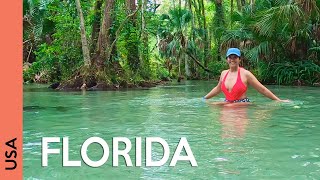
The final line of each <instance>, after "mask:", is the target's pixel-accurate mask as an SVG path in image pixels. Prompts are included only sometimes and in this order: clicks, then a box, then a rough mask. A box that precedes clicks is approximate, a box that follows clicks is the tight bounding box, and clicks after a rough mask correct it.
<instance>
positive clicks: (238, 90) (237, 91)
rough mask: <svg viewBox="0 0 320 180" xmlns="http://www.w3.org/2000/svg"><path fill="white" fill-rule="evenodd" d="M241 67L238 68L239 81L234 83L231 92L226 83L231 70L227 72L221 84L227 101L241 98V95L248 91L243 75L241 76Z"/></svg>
mask: <svg viewBox="0 0 320 180" xmlns="http://www.w3.org/2000/svg"><path fill="white" fill-rule="evenodd" d="M240 69H241V68H240V67H239V69H238V76H237V81H236V83H235V84H234V86H233V88H232V90H231V92H229V91H228V89H227V87H226V85H225V80H226V78H227V76H228V73H229V71H228V72H227V74H226V75H225V76H224V78H223V81H222V84H221V90H222V92H223V93H224V95H225V96H226V100H227V101H237V100H240V98H241V96H242V95H243V94H244V93H245V92H246V91H247V86H246V85H245V84H244V83H243V82H242V80H241V76H240Z"/></svg>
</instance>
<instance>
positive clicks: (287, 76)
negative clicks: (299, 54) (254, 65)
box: [258, 60, 320, 85]
mask: <svg viewBox="0 0 320 180" xmlns="http://www.w3.org/2000/svg"><path fill="white" fill-rule="evenodd" d="M259 68H260V69H259V74H258V77H259V78H261V79H262V80H263V81H269V82H270V81H275V82H276V83H277V84H293V83H301V84H305V85H313V84H314V83H315V82H317V81H319V80H320V79H319V78H320V66H318V65H316V64H314V63H313V62H312V61H308V60H306V61H297V62H292V63H290V62H285V63H273V64H271V63H269V64H267V63H260V67H259Z"/></svg>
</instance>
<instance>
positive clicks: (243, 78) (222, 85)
mask: <svg viewBox="0 0 320 180" xmlns="http://www.w3.org/2000/svg"><path fill="white" fill-rule="evenodd" d="M240 57H241V52H240V50H239V49H238V48H229V49H228V51H227V54H226V58H227V62H228V64H229V70H224V71H222V73H221V76H220V80H219V83H218V85H217V86H216V87H214V88H213V89H212V90H211V91H210V92H209V93H208V94H207V95H206V96H204V97H203V98H204V99H210V98H212V97H214V96H216V95H218V94H219V93H220V92H221V91H222V92H223V93H224V95H225V97H226V99H225V101H226V102H231V103H233V102H250V100H249V99H248V97H247V94H246V92H247V87H248V85H250V86H252V87H253V88H255V89H256V90H257V91H258V92H259V93H261V94H263V95H264V96H266V97H268V98H270V99H272V100H276V101H281V102H288V101H289V100H281V99H279V98H278V97H277V96H276V95H274V94H273V93H272V92H271V91H270V90H269V89H267V88H266V87H265V86H264V85H262V84H261V83H260V82H259V81H258V80H257V78H256V77H255V76H254V75H253V74H252V73H251V72H250V71H247V70H245V69H243V68H242V67H239V64H240Z"/></svg>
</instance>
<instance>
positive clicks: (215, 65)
mask: <svg viewBox="0 0 320 180" xmlns="http://www.w3.org/2000/svg"><path fill="white" fill-rule="evenodd" d="M208 69H210V70H211V71H212V72H213V76H214V77H220V74H221V72H222V71H223V70H226V69H228V65H227V62H225V61H210V63H209V64H208Z"/></svg>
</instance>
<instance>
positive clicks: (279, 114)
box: [23, 81, 320, 179]
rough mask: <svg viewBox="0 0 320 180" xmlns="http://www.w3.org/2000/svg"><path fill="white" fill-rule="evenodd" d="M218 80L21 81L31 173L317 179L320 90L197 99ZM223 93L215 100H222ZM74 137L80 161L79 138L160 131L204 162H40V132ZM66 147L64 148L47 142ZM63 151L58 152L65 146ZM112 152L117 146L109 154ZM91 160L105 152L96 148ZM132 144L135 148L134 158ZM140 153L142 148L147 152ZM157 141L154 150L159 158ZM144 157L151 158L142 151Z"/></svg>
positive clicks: (74, 154) (27, 171)
mask: <svg viewBox="0 0 320 180" xmlns="http://www.w3.org/2000/svg"><path fill="white" fill-rule="evenodd" d="M214 85H215V83H213V82H204V81H187V82H185V83H182V84H171V85H166V86H159V87H156V88H152V89H150V90H134V91H108V92H85V93H84V92H55V91H49V90H48V89H46V88H45V87H43V86H37V85H28V86H25V87H24V111H23V116H24V124H23V127H24V130H23V135H24V146H23V151H24V157H23V159H24V162H23V163H24V164H23V166H24V177H25V179H139V178H142V179H319V178H320V118H319V117H320V103H319V96H320V88H311V87H299V88H297V87H278V86H268V88H269V89H271V90H272V91H273V92H275V93H276V94H277V95H278V96H279V97H282V98H288V99H291V100H293V102H292V103H286V104H282V103H276V102H273V101H271V100H269V99H267V98H264V97H263V96H262V95H260V94H258V93H257V92H256V91H254V90H253V89H249V92H248V96H249V97H250V99H251V100H252V101H253V103H252V104H251V105H249V106H247V107H228V106H214V105H210V103H205V102H203V101H202V100H201V97H202V96H203V95H205V94H206V93H207V92H208V91H209V90H211V88H212V87H213V86H214ZM221 100H223V95H222V94H221V95H220V96H219V97H217V98H214V99H212V100H209V102H215V101H221ZM50 136H53V137H55V136H58V137H66V136H67V137H69V141H70V143H69V144H70V145H69V146H70V159H71V160H80V147H81V144H82V143H83V142H84V141H85V140H86V139H87V138H89V137H92V136H98V137H101V138H103V139H104V140H105V141H106V142H107V143H108V144H109V147H112V145H111V144H112V140H111V138H112V137H128V138H129V139H130V140H131V142H132V143H133V147H135V146H134V138H135V137H143V138H144V137H161V138H163V139H165V140H166V141H167V142H168V144H169V146H170V158H169V160H171V158H172V155H173V151H174V149H175V148H176V145H177V143H178V141H179V139H180V138H181V137H186V138H187V140H188V142H189V144H190V147H191V149H192V151H193V154H194V156H195V158H196V161H197V163H198V167H191V166H190V164H189V163H188V162H184V161H178V163H177V165H176V167H169V161H168V162H167V163H166V164H165V165H164V166H162V167H145V166H142V167H126V166H125V163H124V159H123V158H120V160H119V163H120V165H119V167H112V155H111V153H110V155H109V159H108V161H107V163H106V164H104V165H103V166H101V167H99V168H91V167H88V166H87V165H85V163H83V162H82V166H81V167H62V155H51V156H50V157H49V161H48V162H49V166H48V167H42V166H41V137H50ZM50 147H56V148H59V147H60V148H61V144H56V145H50ZM61 151H62V150H61ZM110 152H111V150H110ZM88 154H89V157H90V158H92V159H93V160H98V159H99V158H100V157H101V154H102V150H101V148H100V146H98V145H96V144H93V145H91V146H90V147H89V149H88ZM134 154H135V152H134V148H133V149H132V151H130V155H131V158H132V161H133V163H134V162H135V161H134V159H135V158H134ZM143 154H144V153H143ZM161 155H162V148H160V146H157V145H155V146H154V149H153V153H152V156H153V158H154V159H159V157H161ZM142 159H145V157H144V156H143V157H142Z"/></svg>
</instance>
